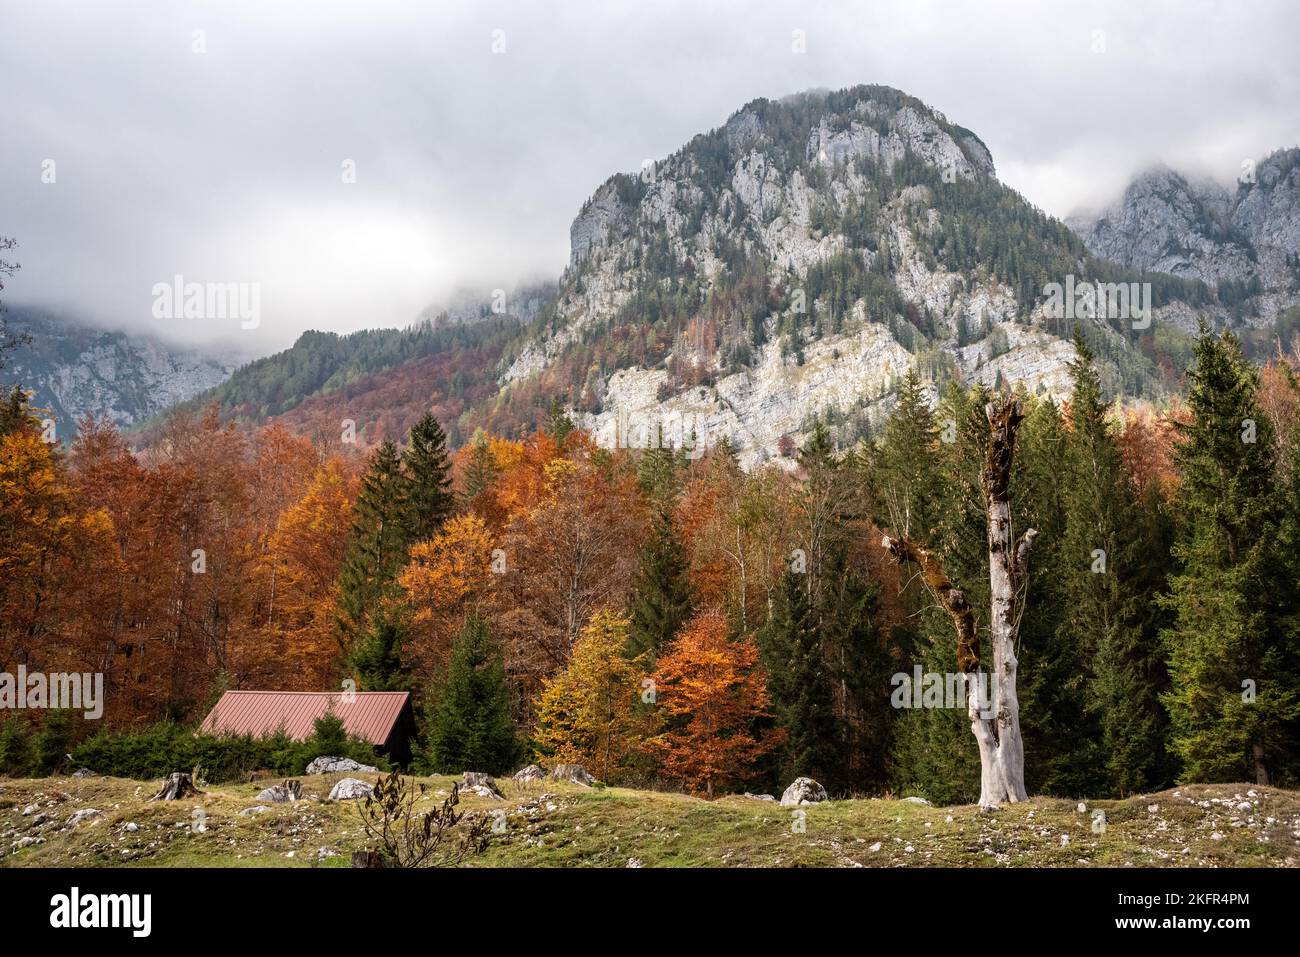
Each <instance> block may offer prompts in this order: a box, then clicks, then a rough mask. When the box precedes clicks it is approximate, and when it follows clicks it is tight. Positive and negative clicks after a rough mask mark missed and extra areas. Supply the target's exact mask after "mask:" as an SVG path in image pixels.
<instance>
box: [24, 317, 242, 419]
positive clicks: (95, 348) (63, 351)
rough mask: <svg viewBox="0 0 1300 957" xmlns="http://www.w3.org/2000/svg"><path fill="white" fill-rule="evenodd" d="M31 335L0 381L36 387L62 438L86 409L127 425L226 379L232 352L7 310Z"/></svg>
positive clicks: (37, 398) (36, 400)
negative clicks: (212, 352) (173, 343)
mask: <svg viewBox="0 0 1300 957" xmlns="http://www.w3.org/2000/svg"><path fill="white" fill-rule="evenodd" d="M8 319H9V326H10V328H11V330H12V331H13V332H15V333H21V332H25V333H27V334H28V335H29V336H30V337H31V341H30V342H29V343H28V344H27V345H24V346H20V347H19V348H18V349H16V350H15V351H14V353H13V354H12V355H11V356H10V357H9V361H8V362H7V364H6V365H5V368H4V369H3V370H0V382H2V383H3V384H5V385H6V386H10V385H13V384H19V385H22V386H23V387H24V388H26V389H29V390H32V391H33V392H34V395H33V398H32V404H33V406H35V407H36V408H39V409H45V410H47V411H48V412H49V413H50V416H51V418H53V419H54V421H55V424H56V434H57V436H58V437H59V438H60V439H69V438H71V437H72V436H73V435H75V433H76V423H77V420H78V419H80V418H81V417H82V416H84V415H86V414H87V413H93V414H94V415H96V416H106V417H107V418H109V419H111V420H113V422H115V423H117V425H118V426H120V427H123V428H128V427H130V426H133V425H137V424H139V423H141V422H143V421H144V420H145V419H148V418H149V417H150V416H153V415H155V414H156V413H158V412H160V411H162V410H163V409H165V408H167V407H168V406H170V405H173V404H174V403H177V402H183V401H185V400H186V399H189V398H191V397H192V396H195V395H197V394H199V393H200V392H203V391H204V390H206V389H209V388H212V387H213V386H215V385H218V384H220V383H221V382H224V381H225V380H226V379H228V378H229V377H230V374H231V373H232V372H233V371H234V369H235V367H236V366H237V365H238V364H239V363H238V360H237V359H236V358H234V357H224V356H214V355H210V354H207V353H204V352H201V351H199V350H196V349H185V348H177V347H173V346H169V345H166V344H165V343H162V342H159V341H157V340H154V339H149V338H144V337H137V336H129V335H127V334H125V333H121V332H105V331H103V330H100V329H91V328H88V327H85V326H80V325H76V324H75V323H68V322H65V321H63V320H61V319H59V318H58V317H55V316H52V315H49V314H46V313H39V312H19V311H17V310H15V311H14V312H13V313H11V314H10V315H9V316H8Z"/></svg>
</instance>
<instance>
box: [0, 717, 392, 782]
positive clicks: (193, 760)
mask: <svg viewBox="0 0 1300 957" xmlns="http://www.w3.org/2000/svg"><path fill="white" fill-rule="evenodd" d="M3 741H4V738H3V736H2V735H0V747H2V746H3ZM322 755H334V756H337V757H343V758H352V759H353V760H354V761H359V762H362V763H365V764H372V765H375V766H376V767H379V768H383V769H387V768H388V767H389V762H388V760H387V759H386V758H384V757H381V756H379V755H376V754H375V749H374V747H373V746H372V745H371V744H370V743H369V742H367V741H363V740H362V739H360V738H350V737H348V736H347V734H346V732H344V730H343V722H342V721H340V720H339V719H338V718H337V717H336V716H334V715H325V716H324V717H322V718H320V719H318V720H317V721H316V726H315V728H314V729H313V731H312V734H311V736H310V737H309V738H307V739H306V740H305V741H294V740H293V739H292V738H290V737H289V736H288V735H287V734H285V733H284V732H283V731H279V732H276V733H275V734H271V735H267V736H265V737H261V738H254V737H252V736H251V735H211V734H195V733H193V732H192V731H191V730H190V729H189V728H186V727H184V726H183V725H179V724H175V723H173V722H162V723H159V724H155V725H153V726H152V727H149V728H145V729H143V730H138V731H102V732H100V733H99V734H97V735H95V736H94V737H92V738H90V739H88V740H86V741H84V742H82V743H81V744H79V745H78V746H77V747H76V748H75V749H74V750H73V752H72V762H73V764H74V765H75V766H76V767H86V768H90V769H91V770H93V771H95V772H97V773H99V774H107V775H111V776H113V777H121V778H135V779H137V780H148V779H150V778H158V777H162V776H164V775H167V774H170V773H172V772H173V771H188V770H190V769H191V768H193V767H194V766H195V765H198V766H199V767H201V768H203V773H204V777H205V778H206V779H207V780H208V781H211V782H213V783H220V782H222V781H234V780H238V779H240V778H243V777H245V776H246V775H248V774H250V773H252V772H254V771H270V772H271V773H273V774H276V775H295V774H302V773H303V772H304V771H305V770H306V768H307V764H308V763H309V762H310V761H311V760H312V759H313V758H318V757H320V756H322Z"/></svg>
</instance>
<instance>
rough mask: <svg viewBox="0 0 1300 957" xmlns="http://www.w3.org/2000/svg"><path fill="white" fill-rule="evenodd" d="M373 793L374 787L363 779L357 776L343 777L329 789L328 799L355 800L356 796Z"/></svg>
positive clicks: (365, 795)
mask: <svg viewBox="0 0 1300 957" xmlns="http://www.w3.org/2000/svg"><path fill="white" fill-rule="evenodd" d="M374 793H375V789H374V788H373V787H371V786H370V785H369V784H367V783H366V782H365V781H361V780H358V779H357V778H344V779H343V780H341V781H339V782H338V783H337V784H335V785H334V787H333V788H332V789H331V790H330V800H331V801H355V800H357V799H358V798H367V797H370V795H372V794H374Z"/></svg>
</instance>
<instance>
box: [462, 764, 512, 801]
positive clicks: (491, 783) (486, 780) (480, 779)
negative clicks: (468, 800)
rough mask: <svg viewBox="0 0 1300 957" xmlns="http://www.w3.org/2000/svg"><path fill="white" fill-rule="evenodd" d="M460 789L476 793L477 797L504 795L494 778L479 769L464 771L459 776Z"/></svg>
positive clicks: (498, 796) (498, 797) (499, 796)
mask: <svg viewBox="0 0 1300 957" xmlns="http://www.w3.org/2000/svg"><path fill="white" fill-rule="evenodd" d="M460 789H461V790H462V791H469V792H470V793H471V794H477V795H478V796H479V797H485V798H497V799H498V800H501V799H504V798H505V795H504V794H502V793H501V789H500V788H499V787H497V782H496V778H494V777H492V775H490V774H484V773H483V772H481V771H466V772H465V776H464V777H463V778H461V782H460Z"/></svg>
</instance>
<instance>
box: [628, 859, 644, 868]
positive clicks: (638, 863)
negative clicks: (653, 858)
mask: <svg viewBox="0 0 1300 957" xmlns="http://www.w3.org/2000/svg"><path fill="white" fill-rule="evenodd" d="M627 866H628V867H640V866H641V858H639V857H629V858H628V859H627Z"/></svg>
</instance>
